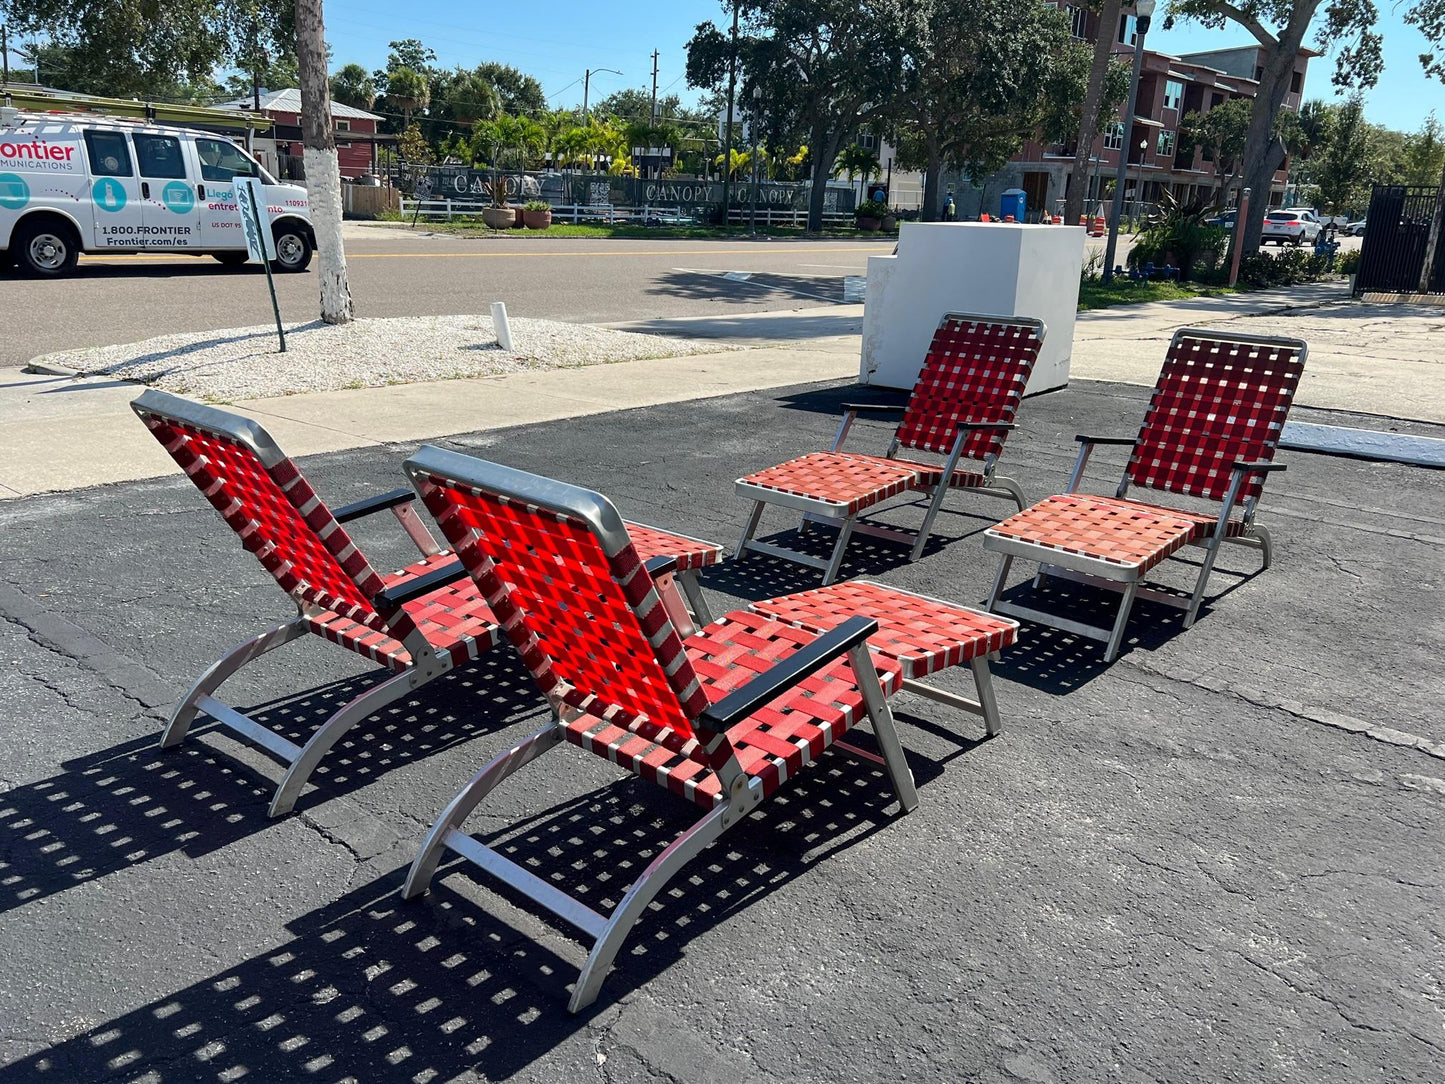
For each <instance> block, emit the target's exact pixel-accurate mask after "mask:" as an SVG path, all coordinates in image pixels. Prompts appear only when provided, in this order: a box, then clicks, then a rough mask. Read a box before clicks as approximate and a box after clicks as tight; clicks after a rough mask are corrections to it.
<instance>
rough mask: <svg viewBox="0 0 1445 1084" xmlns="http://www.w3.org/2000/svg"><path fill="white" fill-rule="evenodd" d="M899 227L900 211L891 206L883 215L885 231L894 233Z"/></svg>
mask: <svg viewBox="0 0 1445 1084" xmlns="http://www.w3.org/2000/svg"><path fill="white" fill-rule="evenodd" d="M897 228H898V212H897V211H896V210H894V209H893V208H892V207H890V208H888V213H887V214H885V215H884V216H883V230H884V232H885V233H892V232H893V231H894V230H896V229H897Z"/></svg>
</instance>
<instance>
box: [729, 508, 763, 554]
mask: <svg viewBox="0 0 1445 1084" xmlns="http://www.w3.org/2000/svg"><path fill="white" fill-rule="evenodd" d="M762 518H763V502H762V501H754V502H753V510H752V513H751V514H750V515H749V516H748V521H747V523H745V524H744V525H743V536H742V538H741V539H739V540H738V551H737V552H736V553H734V554H733V560H734V561H741V560H742V559H743V558H744V557H745V556H746V555H747V552H748V539H750V538H752V537H753V532H754V531H756V530H757V529H758V521H759V520H761V519H762Z"/></svg>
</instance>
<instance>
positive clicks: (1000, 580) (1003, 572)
mask: <svg viewBox="0 0 1445 1084" xmlns="http://www.w3.org/2000/svg"><path fill="white" fill-rule="evenodd" d="M1013 563H1014V558H1013V554H1011V553H1005V554H1004V555H1003V559H1002V560H1001V561H999V565H998V575H996V576H994V578H993V588H992V590H990V591H989V593H988V600H987V601H986V602H985V603H984V604H983V606H984V609H986V610H992V609H993V608H994V607H995V606H997V605H998V597H999V595H1001V594H1003V585H1004V582H1005V581H1006V580H1007V579H1008V570H1009V569H1010V568H1011V567H1012V566H1013Z"/></svg>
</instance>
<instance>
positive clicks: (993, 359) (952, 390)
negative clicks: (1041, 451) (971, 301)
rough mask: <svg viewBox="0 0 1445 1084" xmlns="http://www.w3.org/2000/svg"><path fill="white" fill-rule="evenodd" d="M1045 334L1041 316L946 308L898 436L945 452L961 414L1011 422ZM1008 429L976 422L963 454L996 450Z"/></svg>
mask: <svg viewBox="0 0 1445 1084" xmlns="http://www.w3.org/2000/svg"><path fill="white" fill-rule="evenodd" d="M1044 334H1045V328H1044V325H1043V321H1041V320H1032V319H1029V318H1028V317H1023V316H976V315H972V314H969V313H949V314H948V315H947V316H945V317H944V318H943V319H942V320H941V321H940V322H939V324H938V330H937V331H935V332H934V333H933V342H932V343H930V344H929V347H928V357H927V358H926V359H925V360H924V362H923V369H922V370H921V371H920V372H919V374H918V381H917V383H915V384H914V385H913V394H912V395H911V396H910V397H909V399H908V406H907V408H906V409H905V410H904V412H903V421H902V422H900V423H899V425H898V432H897V435H896V439H897V442H898V444H899V445H900V446H902V447H904V448H920V449H923V450H925V451H929V452H937V453H939V454H940V455H947V454H948V453H949V452H951V451H953V444H954V441H956V440H957V439H958V423H959V422H1002V423H1005V424H1007V423H1011V422H1012V421H1013V420H1014V415H1015V414H1017V413H1018V408H1019V401H1020V400H1021V399H1022V398H1023V395H1024V386H1025V385H1026V384H1027V383H1028V382H1029V374H1030V373H1032V372H1033V369H1034V362H1036V361H1037V360H1038V358H1039V348H1040V347H1041V346H1043V342H1044ZM1007 436H1008V431H1007V430H1002V429H980V430H975V431H974V432H973V433H971V434H969V436H968V439H967V440H966V441H965V442H964V445H963V450H962V451H961V452H960V454H959V458H961V459H983V458H984V457H985V456H989V455H995V456H996V455H998V454H999V452H1000V451H1002V450H1003V442H1004V440H1005V439H1006V438H1007Z"/></svg>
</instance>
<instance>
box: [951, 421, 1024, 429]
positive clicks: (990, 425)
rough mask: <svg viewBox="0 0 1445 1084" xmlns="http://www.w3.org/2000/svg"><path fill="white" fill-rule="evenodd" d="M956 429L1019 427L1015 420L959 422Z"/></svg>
mask: <svg viewBox="0 0 1445 1084" xmlns="http://www.w3.org/2000/svg"><path fill="white" fill-rule="evenodd" d="M954 428H955V429H1006V430H1012V429H1017V428H1018V426H1016V425H1014V423H1013V422H959V423H957V424H956V425H955V426H954Z"/></svg>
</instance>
